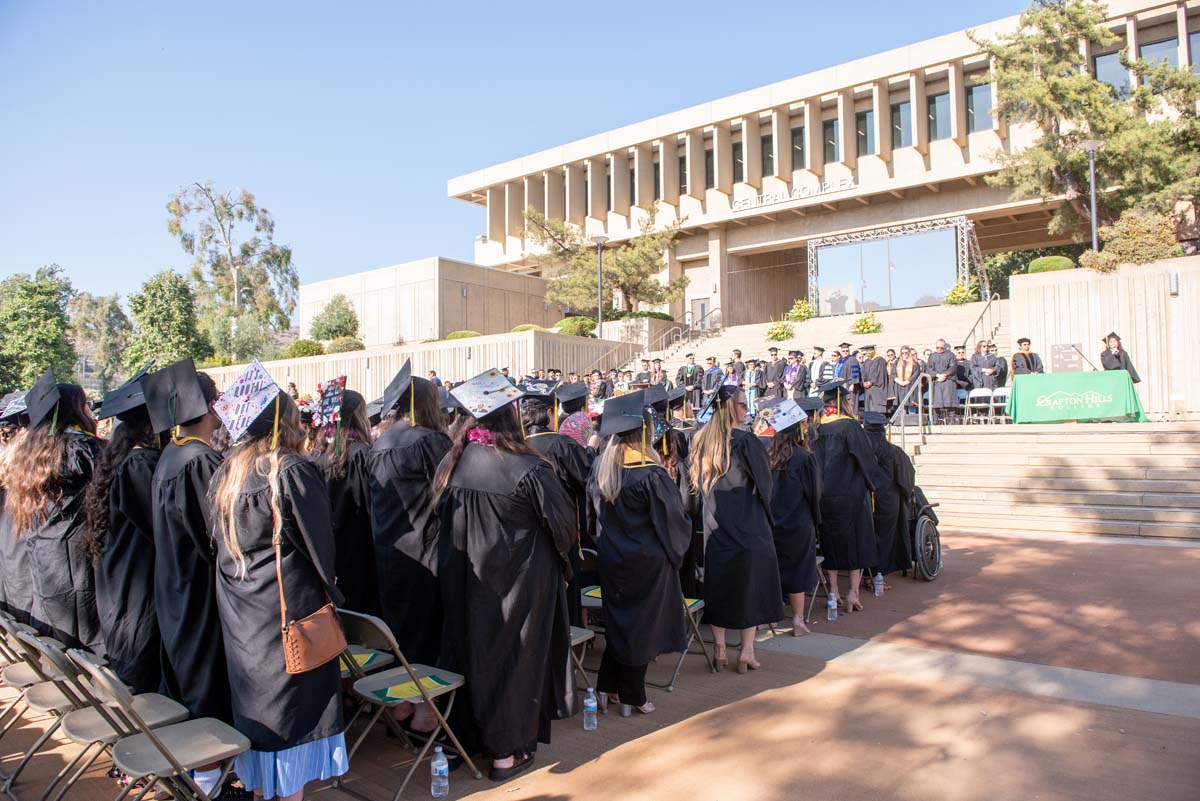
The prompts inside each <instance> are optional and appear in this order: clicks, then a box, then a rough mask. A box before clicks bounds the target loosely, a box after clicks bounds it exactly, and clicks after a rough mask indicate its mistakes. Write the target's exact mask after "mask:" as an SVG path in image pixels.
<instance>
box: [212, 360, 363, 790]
mask: <svg viewBox="0 0 1200 801" xmlns="http://www.w3.org/2000/svg"><path fill="white" fill-rule="evenodd" d="M213 408H214V410H215V411H216V412H217V413H218V414H219V415H220V417H221V420H222V422H224V424H225V427H226V429H227V430H228V431H229V439H230V442H231V443H233V448H232V449H231V450H230V452H229V454H228V455H227V457H226V459H225V461H224V462H223V463H222V464H221V467H220V469H219V470H218V472H217V475H216V476H215V477H214V478H213V486H212V489H211V491H210V497H211V502H212V517H213V526H214V531H213V538H214V539H215V541H216V546H217V576H216V598H217V608H218V610H219V613H220V621H221V628H222V631H223V632H224V635H225V659H226V662H227V664H228V667H229V683H230V686H231V688H232V691H233V696H232V697H233V726H234V728H236V729H237V730H238V731H240V732H241V733H242V734H244V735H245V736H246V737H247V738H248V739H249V740H250V750H249V751H246V752H245V753H243V754H239V755H238V757H237V760H236V763H235V765H236V769H237V773H238V778H240V779H241V781H242V784H244V785H245V787H246V789H247V790H251V791H253V792H254V794H255V796H256V797H259V798H268V799H269V798H277V799H279V801H300V799H302V798H303V796H304V786H305V784H307V783H308V782H311V781H316V780H325V779H330V778H333V777H336V776H340V775H342V774H343V773H345V772H346V771H347V770H348V769H349V759H348V758H347V755H346V753H347V752H346V740H345V735H344V734H343V732H342V698H341V678H340V671H341V666H340V663H339V660H338V659H337V658H336V657H335V658H333V659H331V660H330V661H328V662H325V663H324V664H323V665H320V666H317V667H314V668H313V669H311V670H308V671H306V672H304V673H296V674H291V673H288V672H287V669H286V665H287V661H286V658H285V656H284V651H283V637H282V632H281V628H282V625H283V623H284V621H285V620H286V621H292V620H302V619H304V618H306V617H308V616H310V615H312V614H313V613H314V612H316V611H317V610H319V609H320V608H321V607H323V606H325V605H326V604H328V603H333V604H337V605H340V604H341V603H342V600H343V599H342V596H341V593H340V592H339V591H338V588H337V586H336V585H335V577H334V548H335V546H334V539H333V536H334V535H333V526H332V521H331V518H330V513H329V497H328V494H327V489H326V486H325V477H324V475H323V474H322V472H321V468H320V467H319V466H318V465H317V464H316V462H314V461H313V460H311V459H309V458H307V457H306V456H305V455H303V454H302V452H301V449H302V447H303V445H304V439H305V433H306V432H305V431H304V429H303V428H302V427H301V425H300V410H299V408H298V407H297V405H296V402H295V401H293V400H292V399H291V397H289V396H288V395H287V393H285V392H284V391H283V390H281V389H280V388H279V387H278V386H277V385H276V384H275V382H274V381H272V380H271V377H270V376H269V375H268V374H267V372H266V370H264V369H263V366H262V365H261V364H259V363H258V361H254V362H251V364H250V366H249V367H248V368H246V371H245V372H244V373H243V374H242V375H241V377H239V378H238V380H237V381H235V382H234V383H233V385H231V386H230V387H229V389H227V390H226V391H225V392H224V394H222V395H221V398H220V399H219V400H218V401H217V402H216V403H215V404H214V406H213ZM281 606H282V608H281Z"/></svg>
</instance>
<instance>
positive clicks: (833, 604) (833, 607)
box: [825, 595, 837, 622]
mask: <svg viewBox="0 0 1200 801" xmlns="http://www.w3.org/2000/svg"><path fill="white" fill-rule="evenodd" d="M825 619H826V620H828V621H830V622H833V621H834V620H837V598H834V597H833V596H832V595H830V596H829V600H828V601H826V602H825Z"/></svg>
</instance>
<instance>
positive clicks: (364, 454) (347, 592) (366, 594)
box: [311, 377, 382, 617]
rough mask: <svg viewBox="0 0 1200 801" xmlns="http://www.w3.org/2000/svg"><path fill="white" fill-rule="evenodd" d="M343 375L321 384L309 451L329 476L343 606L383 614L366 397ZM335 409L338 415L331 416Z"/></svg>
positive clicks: (327, 484)
mask: <svg viewBox="0 0 1200 801" xmlns="http://www.w3.org/2000/svg"><path fill="white" fill-rule="evenodd" d="M344 380H345V378H344V377H340V378H339V379H336V380H334V381H331V382H329V384H327V385H325V386H324V387H323V389H322V393H321V397H320V399H319V400H318V401H317V409H316V411H315V412H314V417H313V427H314V428H316V429H318V431H319V433H320V436H319V437H318V438H317V444H316V447H315V448H314V449H313V451H312V454H311V457H312V458H313V459H314V460H316V462H317V464H318V465H320V467H321V472H322V473H323V474H324V476H325V488H326V491H327V494H328V496H329V510H330V516H331V519H332V520H333V543H334V554H335V558H334V562H333V567H334V575H335V576H337V587H338V589H339V590H340V591H341V593H342V595H343V596H344V597H345V599H346V603H345V608H346V609H349V610H351V611H354V612H362V613H363V614H365V615H375V616H377V617H379V616H381V615H382V608H381V606H380V602H379V575H378V572H377V571H376V569H375V539H374V536H373V535H372V528H371V468H370V464H369V461H370V456H371V429H370V423H369V422H368V421H367V404H366V401H365V399H364V398H363V396H362V395H360V394H358V393H357V392H355V391H354V390H352V389H345V387H344V386H342V382H344ZM326 401H328V403H327V402H326ZM333 414H336V415H337V418H336V419H331V417H330V415H333Z"/></svg>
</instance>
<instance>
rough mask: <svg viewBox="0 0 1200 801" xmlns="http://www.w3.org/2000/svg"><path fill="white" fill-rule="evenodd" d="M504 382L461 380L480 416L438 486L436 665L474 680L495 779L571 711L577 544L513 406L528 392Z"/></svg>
mask: <svg viewBox="0 0 1200 801" xmlns="http://www.w3.org/2000/svg"><path fill="white" fill-rule="evenodd" d="M498 378H499V374H498V373H497V372H496V371H495V370H489V371H487V372H485V373H483V374H481V375H479V376H476V377H475V378H473V379H471V380H470V381H466V382H464V383H462V384H460V385H459V386H457V387H455V388H454V390H453V392H454V396H455V397H456V398H458V400H459V402H460V403H462V404H463V406H464V407H465V408H466V410H467V411H468V412H470V413H471V415H472V418H473V419H472V420H469V421H468V422H467V423H466V424H465V425H464V426H463V428H461V429H460V430H459V432H458V434H457V435H456V436H455V439H454V445H453V447H452V448H451V450H450V452H449V453H448V454H447V455H446V458H445V459H444V460H443V461H442V463H441V465H440V466H439V467H438V472H437V475H436V477H435V479H434V491H435V493H436V495H435V497H436V501H437V510H438V511H437V519H438V525H439V534H438V547H439V559H438V575H439V578H440V585H441V592H442V600H443V604H444V607H445V636H444V638H443V641H442V645H443V649H442V657H441V659H440V660H439V662H438V664H439V665H440V666H442V667H445V668H446V669H448V670H453V671H455V672H457V673H461V674H463V675H464V676H466V680H467V687H466V693H465V695H466V699H465V700H466V701H467V706H468V708H469V715H468V717H469V719H470V721H471V722H472V723H473V724H474V725H473V728H474V730H475V731H474V734H475V735H477V739H478V741H479V744H480V748H481V751H482V753H483V755H484V757H485V758H488V759H491V760H492V770H491V773H490V776H491V778H492V780H493V781H507V780H508V779H510V778H512V777H513V776H515V775H517V774H519V773H521V772H523V771H525V770H527V769H528V768H529V767H530V766H531V765H532V763H533V754H534V751H535V750H536V748H537V743H538V742H539V741H540V742H544V743H548V742H550V721H551V720H552V719H556V718H563V717H566V716H568V715H569V714H570V713H571V712H572V706H573V703H574V676H573V673H572V670H571V666H570V655H569V651H570V642H571V632H570V624H569V622H568V620H567V598H566V593H567V581H568V580H569V579H570V577H571V576H570V571H571V567H570V552H571V550H572V549H574V548H576V547H578V543H577V542H576V540H575V526H576V518H575V508H574V505H573V504H572V503H571V499H570V498H568V497H567V494H566V492H565V491H564V490H563V488H562V482H561V481H560V480H559V478H558V476H556V475H555V473H554V468H553V466H552V465H551V464H550V463H549V462H547V461H546V460H545V459H543V458H542V457H541V456H540V455H539V454H538V453H537V451H535V450H533V448H531V447H530V446H529V444H528V443H527V442H526V441H525V439H524V438H523V437H522V435H521V425H520V418H519V416H518V412H517V409H516V406H515V405H514V403H513V402H514V401H516V400H519V399H520V397H521V392H520V390H517V389H516V388H515V387H506V386H505V385H504V384H503V383H502V379H501V380H497V379H498ZM461 698H462V695H461V694H460V699H461ZM459 703H460V704H461V703H463V700H460V701H459ZM457 730H458V727H456V731H457Z"/></svg>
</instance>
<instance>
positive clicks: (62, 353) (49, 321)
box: [0, 264, 76, 389]
mask: <svg viewBox="0 0 1200 801" xmlns="http://www.w3.org/2000/svg"><path fill="white" fill-rule="evenodd" d="M74 294H75V292H74V290H73V289H72V287H71V282H70V281H69V280H68V279H67V278H66V277H65V276H63V274H62V268H61V267H59V266H58V265H57V264H51V265H49V266H46V267H42V268H40V269H39V270H38V271H37V272H36V273H34V274H33V275H32V276H31V275H29V274H27V273H18V274H17V275H14V276H11V277H9V278H6V279H5V280H4V281H3V282H0V386H3V387H5V388H8V389H29V387H31V386H33V382H34V381H36V380H37V378H38V376H39V375H41V374H42V373H44V372H45V371H46V368H47V367H51V368H53V369H54V375H55V377H56V378H58V380H59V381H67V380H69V379H70V378H71V376H72V375H73V373H74V368H75V358H76V355H75V347H74V345H73V343H72V342H71V338H70V335H69V329H70V321H69V319H68V317H67V304H68V303H69V302H70V299H71V297H72V295H74Z"/></svg>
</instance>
